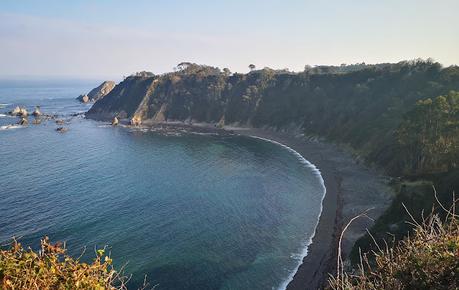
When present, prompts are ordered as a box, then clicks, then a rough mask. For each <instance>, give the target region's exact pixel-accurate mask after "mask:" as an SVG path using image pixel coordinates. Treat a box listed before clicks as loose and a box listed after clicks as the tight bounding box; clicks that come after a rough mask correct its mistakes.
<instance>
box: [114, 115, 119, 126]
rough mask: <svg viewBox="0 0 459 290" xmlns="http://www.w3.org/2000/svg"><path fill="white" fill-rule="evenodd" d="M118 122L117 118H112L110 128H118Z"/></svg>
mask: <svg viewBox="0 0 459 290" xmlns="http://www.w3.org/2000/svg"><path fill="white" fill-rule="evenodd" d="M119 122H120V121H119V120H118V118H117V117H114V118H113V120H112V126H118V124H119Z"/></svg>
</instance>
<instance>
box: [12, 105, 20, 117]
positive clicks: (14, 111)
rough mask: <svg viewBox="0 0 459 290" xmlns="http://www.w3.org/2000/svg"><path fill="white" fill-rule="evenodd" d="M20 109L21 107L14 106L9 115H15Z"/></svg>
mask: <svg viewBox="0 0 459 290" xmlns="http://www.w3.org/2000/svg"><path fill="white" fill-rule="evenodd" d="M20 111H21V108H19V106H16V108H14V109H13V110H12V111H11V112H10V115H12V116H17V115H18V114H19V112H20Z"/></svg>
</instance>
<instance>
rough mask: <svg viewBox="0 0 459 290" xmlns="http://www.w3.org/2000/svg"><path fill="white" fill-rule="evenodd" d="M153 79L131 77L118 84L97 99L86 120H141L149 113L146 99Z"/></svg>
mask: <svg viewBox="0 0 459 290" xmlns="http://www.w3.org/2000/svg"><path fill="white" fill-rule="evenodd" d="M154 86H155V77H144V76H131V77H127V78H126V79H125V80H123V81H122V82H120V83H119V84H118V85H116V86H115V88H113V90H111V91H110V93H109V94H108V95H106V96H105V97H104V98H102V99H99V100H98V101H97V102H96V103H95V104H94V105H93V106H92V107H91V109H90V110H89V111H88V112H87V113H86V117H87V118H91V119H96V120H106V121H108V120H112V119H113V118H114V117H120V118H121V119H131V118H132V117H133V116H134V115H137V116H139V117H140V118H142V119H145V118H147V116H146V115H145V116H144V114H147V113H149V111H150V110H149V109H148V98H149V97H150V95H151V93H152V92H153V90H154Z"/></svg>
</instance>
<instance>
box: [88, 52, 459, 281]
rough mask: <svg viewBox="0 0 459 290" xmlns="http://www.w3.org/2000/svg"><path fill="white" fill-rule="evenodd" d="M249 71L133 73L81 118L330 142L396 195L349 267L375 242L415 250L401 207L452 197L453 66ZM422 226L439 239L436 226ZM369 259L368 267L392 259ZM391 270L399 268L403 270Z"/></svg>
mask: <svg viewBox="0 0 459 290" xmlns="http://www.w3.org/2000/svg"><path fill="white" fill-rule="evenodd" d="M249 69H250V72H249V73H247V74H240V73H233V74H231V72H229V70H228V69H224V70H223V71H222V70H220V69H219V68H216V67H210V66H204V65H198V64H193V63H188V62H186V63H181V64H179V65H178V66H177V68H176V69H175V70H174V72H171V73H166V74H163V75H153V74H146V73H142V74H137V75H132V76H130V77H127V78H126V79H125V80H124V81H122V82H121V83H120V84H118V85H117V86H115V88H114V89H113V90H112V91H111V92H110V93H109V94H108V95H107V96H106V97H105V98H103V99H101V100H100V101H98V102H96V103H95V104H94V106H93V107H92V108H91V109H90V110H89V112H88V113H87V117H89V118H94V119H107V120H110V119H112V118H113V117H118V118H119V119H131V120H134V121H135V123H136V124H140V123H141V122H150V123H155V122H164V121H184V122H186V123H190V124H192V123H194V122H206V123H212V124H215V125H216V126H218V127H222V126H224V125H236V126H247V127H259V128H267V129H272V130H282V131H291V132H294V133H296V134H298V133H302V134H304V135H305V136H309V137H318V138H321V139H325V140H327V141H329V142H333V143H336V144H339V145H340V146H341V147H346V148H348V149H349V150H350V151H351V152H352V153H353V155H354V157H355V158H356V159H357V160H359V161H362V162H364V163H365V164H367V165H368V166H373V167H376V168H378V169H380V170H382V171H384V173H385V174H386V175H388V176H390V177H392V179H391V180H392V181H391V185H392V187H393V189H394V193H395V196H394V198H393V202H392V205H391V206H390V207H389V208H388V210H387V211H386V212H385V213H384V214H383V215H382V216H381V217H380V218H379V219H378V220H376V222H375V224H374V226H373V228H371V229H370V231H369V232H370V233H371V235H370V234H367V235H365V236H364V237H362V238H361V239H360V240H358V241H357V243H356V244H355V246H354V248H353V250H352V253H351V258H352V261H353V263H354V265H355V267H358V265H359V258H360V253H370V254H369V255H368V259H371V253H375V252H376V251H377V250H378V248H377V246H376V244H375V242H376V243H383V242H384V241H389V242H388V243H389V244H391V243H392V244H391V246H393V247H395V248H390V249H392V250H391V252H390V255H392V254H393V253H394V252H397V253H401V252H402V251H409V250H413V251H415V250H417V249H416V248H415V245H417V244H419V243H421V242H422V241H423V239H424V238H425V236H423V235H424V234H423V233H425V231H427V229H426V228H425V227H416V226H415V225H413V224H409V223H406V222H405V221H406V220H407V219H410V216H409V215H408V214H407V211H406V210H405V208H404V207H406V208H407V209H408V211H409V212H410V213H411V215H412V217H413V218H414V219H418V220H419V219H421V218H422V216H423V213H425V212H429V211H430V210H431V209H432V206H433V205H434V203H435V199H434V196H435V195H436V196H437V198H438V200H439V201H441V202H442V203H444V204H445V205H446V206H449V205H450V203H451V192H454V191H455V192H458V191H459V168H458V165H459V164H458V163H459V93H458V92H459V67H457V66H450V67H442V65H441V64H439V63H437V62H435V61H433V60H431V59H427V60H421V59H416V60H412V61H402V62H399V63H395V64H391V63H384V64H375V65H368V64H365V63H360V64H353V65H345V64H343V65H341V66H316V67H311V66H306V67H305V69H304V71H302V72H298V73H293V72H289V71H288V70H273V69H270V68H263V69H256V67H255V66H252V65H251V66H249ZM433 186H435V188H437V192H436V193H434V191H433ZM448 201H449V202H448ZM437 214H439V215H440V216H441V217H443V216H442V213H437ZM452 225H453V226H454V225H457V222H456V221H454V222H453V223H452ZM431 226H432V229H435V231H436V233H438V231H439V232H441V233H442V229H443V228H442V227H441V225H440V224H439V223H438V222H437V218H433V219H432V222H431ZM437 230H438V231H437ZM388 233H390V234H388ZM410 233H411V234H415V237H414V238H411V239H408V240H404V242H402V244H401V245H402V246H398V244H397V243H396V242H397V241H399V240H403V239H404V238H406V237H407V236H408V235H409V234H410ZM452 234H456V235H457V228H456V231H455V232H454V231H453V232H449V234H446V236H439V237H438V239H442V238H445V239H446V240H438V241H436V242H438V243H440V244H441V243H443V242H445V243H446V242H449V241H450V240H448V239H449V237H451V236H452ZM412 237H413V236H412ZM427 245H428V243H427ZM420 249H424V248H421V247H420V248H418V250H420ZM375 257H376V263H377V264H378V263H385V261H386V259H392V258H394V257H393V256H388V255H383V256H381V255H379V254H377V255H376V256H375ZM432 257H433V258H434V257H435V256H432ZM426 259H428V258H427V257H426ZM435 259H436V258H435ZM435 259H434V262H433V263H435V261H437V260H435ZM454 261H455V262H456V263H457V255H456V256H455V260H454ZM398 262H400V263H401V267H403V265H404V264H403V263H405V262H406V263H408V261H398ZM431 266H432V265H431ZM431 266H429V267H431ZM434 266H435V265H433V266H432V267H434ZM407 269H409V268H407ZM419 279H421V278H419ZM375 285H376V284H375ZM394 287H395V286H394ZM358 289H364V288H358ZM369 289H373V288H369ZM375 289H377V288H375ZM394 289H402V288H394ZM421 289H427V288H421ZM446 289H448V288H446Z"/></svg>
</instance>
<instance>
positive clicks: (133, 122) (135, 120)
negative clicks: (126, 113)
mask: <svg viewBox="0 0 459 290" xmlns="http://www.w3.org/2000/svg"><path fill="white" fill-rule="evenodd" d="M130 124H131V126H140V125H141V124H142V120H141V119H140V117H139V116H134V117H132V119H131V121H130Z"/></svg>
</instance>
